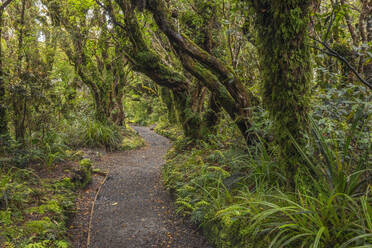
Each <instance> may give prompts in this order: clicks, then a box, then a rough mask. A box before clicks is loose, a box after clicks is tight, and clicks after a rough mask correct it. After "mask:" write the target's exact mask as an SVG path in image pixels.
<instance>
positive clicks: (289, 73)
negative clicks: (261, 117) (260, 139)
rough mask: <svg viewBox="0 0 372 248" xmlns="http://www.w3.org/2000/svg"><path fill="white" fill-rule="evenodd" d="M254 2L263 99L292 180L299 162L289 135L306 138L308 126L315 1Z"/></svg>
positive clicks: (301, 142) (277, 0)
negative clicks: (310, 28)
mask: <svg viewBox="0 0 372 248" xmlns="http://www.w3.org/2000/svg"><path fill="white" fill-rule="evenodd" d="M252 2H253V3H252V6H253V7H254V9H255V12H256V14H257V18H256V27H257V29H258V32H257V33H258V38H259V39H258V41H259V53H260V55H261V63H262V65H263V78H264V84H263V87H262V94H263V100H264V103H265V105H266V107H267V109H268V110H269V112H270V114H271V117H272V119H273V120H274V128H275V137H276V141H277V143H278V145H279V148H280V156H281V161H282V165H283V168H284V171H285V173H286V174H287V177H288V178H289V179H290V180H293V178H294V175H295V173H296V171H297V167H298V164H299V163H300V162H299V158H298V156H297V155H296V154H298V153H297V150H296V148H295V146H294V145H293V144H292V142H291V139H290V136H293V138H294V139H295V140H296V141H297V142H298V143H300V144H304V143H305V142H306V141H305V140H304V133H306V132H307V130H308V112H309V105H310V104H309V90H310V86H311V75H312V74H311V68H310V62H311V61H310V60H311V55H310V48H309V46H307V45H306V42H307V30H308V24H309V5H310V2H311V1H309V0H292V1H279V0H275V1H252Z"/></svg>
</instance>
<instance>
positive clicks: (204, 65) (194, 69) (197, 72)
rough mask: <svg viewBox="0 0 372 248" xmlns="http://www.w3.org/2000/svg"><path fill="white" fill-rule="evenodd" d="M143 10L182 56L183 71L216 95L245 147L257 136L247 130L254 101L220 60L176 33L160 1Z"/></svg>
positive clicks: (249, 126)
mask: <svg viewBox="0 0 372 248" xmlns="http://www.w3.org/2000/svg"><path fill="white" fill-rule="evenodd" d="M146 8H147V9H148V10H149V11H151V12H152V14H153V17H154V20H155V22H156V23H157V25H158V27H159V28H160V29H161V30H162V31H163V33H164V34H165V35H166V36H167V37H168V39H169V41H170V42H171V44H172V46H173V48H174V49H175V50H176V51H177V53H178V55H179V56H180V57H181V62H182V64H183V66H184V67H185V69H186V70H188V71H189V72H190V73H191V74H192V75H194V76H195V77H197V78H198V79H199V80H200V82H202V83H205V86H206V87H208V89H209V90H210V91H211V92H213V93H216V99H217V101H218V102H219V103H220V104H221V106H222V107H223V108H224V109H225V110H226V112H227V113H228V114H229V115H230V116H231V118H232V119H233V120H234V121H235V122H236V124H237V126H238V128H239V130H240V132H241V134H242V135H243V137H244V138H245V140H246V142H247V144H248V145H249V144H251V143H253V142H254V141H255V138H256V136H255V135H254V134H253V133H251V131H250V128H251V123H250V120H249V117H250V108H251V106H252V102H254V101H256V98H255V97H254V96H253V95H252V93H251V92H249V91H248V90H247V89H246V88H245V86H244V85H243V84H242V82H241V81H240V80H239V78H238V77H237V75H235V73H234V71H232V70H231V69H230V68H229V67H227V66H226V64H225V63H224V62H223V61H221V60H219V59H218V58H216V57H214V56H213V55H212V54H210V53H208V52H207V51H205V50H203V49H202V48H200V47H199V46H197V45H196V44H195V43H193V42H192V41H191V40H190V39H189V38H188V37H186V36H185V35H184V34H181V33H179V32H178V31H177V28H176V27H175V25H174V24H173V22H172V20H171V18H170V16H171V14H170V12H169V10H168V9H167V8H166V5H165V3H164V1H163V0H148V1H147V4H146ZM206 74H208V75H209V76H208V77H209V78H210V77H212V78H213V81H214V82H211V80H210V79H208V77H205V76H203V75H206ZM206 80H208V81H209V82H206ZM211 86H213V87H211Z"/></svg>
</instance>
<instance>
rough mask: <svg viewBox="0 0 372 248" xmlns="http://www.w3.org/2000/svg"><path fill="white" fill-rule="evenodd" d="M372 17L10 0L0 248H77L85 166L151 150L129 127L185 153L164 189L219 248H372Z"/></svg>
mask: <svg viewBox="0 0 372 248" xmlns="http://www.w3.org/2000/svg"><path fill="white" fill-rule="evenodd" d="M371 16H372V6H371V1H367V0H349V1H347V0H340V1H332V0H288V1H281V0H270V1H269V0H246V1H241V0H138V1H133V0H97V1H94V0H61V1H56V0H2V1H1V0H0V247H7V248H8V247H21V248H23V247H70V244H69V242H68V241H67V240H68V238H67V236H68V235H67V234H68V228H67V227H68V222H69V217H71V216H72V214H73V212H74V211H76V209H75V207H74V201H75V197H76V195H77V193H78V192H79V190H84V189H87V187H89V183H90V181H91V180H92V173H93V172H94V171H95V169H94V168H93V164H92V161H90V160H89V159H87V156H86V153H84V152H83V151H88V153H89V151H91V150H94V152H97V151H102V152H107V153H110V152H120V151H123V150H132V149H137V148H139V147H142V146H144V145H145V142H144V140H143V139H142V138H141V137H140V136H139V135H138V134H137V133H136V131H134V129H132V127H131V125H132V124H133V125H142V126H149V127H151V128H153V129H154V130H155V131H156V132H158V133H160V134H161V135H163V136H166V137H168V138H169V139H171V140H172V141H173V148H172V150H171V151H170V152H169V154H168V161H167V164H166V165H165V167H164V169H163V176H164V182H165V185H166V187H167V188H168V189H169V190H170V191H171V192H172V193H173V194H175V197H176V199H177V200H176V204H177V206H178V211H179V213H182V214H183V215H185V216H188V217H189V218H191V220H192V221H193V222H194V223H195V224H196V225H197V226H199V227H200V228H201V229H202V230H203V233H204V234H205V236H206V237H208V239H209V240H210V241H211V242H212V243H214V244H216V245H217V247H226V248H227V247H258V248H261V247H263V248H264V247H290V248H297V247H298V248H300V247H312V248H316V247H319V248H328V247H332V248H346V247H371V246H372V220H371V216H372V207H371V205H372V204H371V203H372V197H371V190H372V188H371V176H372V174H371V173H372V171H371V170H372V169H371V161H372V160H371V154H370V151H371V150H372V147H371V144H372V134H371V126H372V125H371V124H372V120H371V116H372V115H371V114H372V108H371V88H372V83H371V82H372V19H371ZM103 150H104V151H103ZM96 171H97V170H96Z"/></svg>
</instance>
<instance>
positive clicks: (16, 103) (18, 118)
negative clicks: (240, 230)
mask: <svg viewBox="0 0 372 248" xmlns="http://www.w3.org/2000/svg"><path fill="white" fill-rule="evenodd" d="M25 10H26V0H22V9H21V17H20V30H19V37H18V61H17V74H18V78H19V80H20V83H22V84H24V83H26V82H25V78H24V76H23V75H22V61H23V52H22V49H23V38H24V37H23V36H24V27H25ZM22 86H23V85H20V87H22ZM26 107H27V105H26V95H23V96H19V95H18V92H16V93H15V95H14V96H13V109H14V115H15V118H14V121H15V123H14V124H15V135H16V140H17V141H18V142H20V143H24V138H25V117H26V111H27V110H26Z"/></svg>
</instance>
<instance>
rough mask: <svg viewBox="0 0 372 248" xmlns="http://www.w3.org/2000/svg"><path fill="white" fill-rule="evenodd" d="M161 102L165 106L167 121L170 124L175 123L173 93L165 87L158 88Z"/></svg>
mask: <svg viewBox="0 0 372 248" xmlns="http://www.w3.org/2000/svg"><path fill="white" fill-rule="evenodd" d="M159 93H160V98H161V101H162V102H163V103H164V104H165V106H167V110H168V121H169V123H171V124H176V123H177V115H176V110H175V108H174V100H173V93H172V91H171V90H169V89H168V88H166V87H159Z"/></svg>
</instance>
